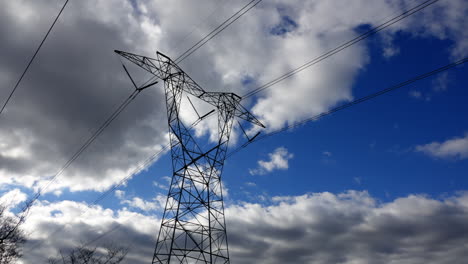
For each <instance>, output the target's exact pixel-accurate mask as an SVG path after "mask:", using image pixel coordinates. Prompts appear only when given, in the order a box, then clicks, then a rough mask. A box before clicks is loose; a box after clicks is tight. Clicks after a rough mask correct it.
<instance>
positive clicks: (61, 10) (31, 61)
mask: <svg viewBox="0 0 468 264" xmlns="http://www.w3.org/2000/svg"><path fill="white" fill-rule="evenodd" d="M68 1H69V0H66V1H65V3H64V4H63V6H62V8H61V9H60V12H59V13H58V15H57V17H55V20H54V22H53V23H52V25H51V26H50V28H49V30H48V31H47V33H46V34H45V36H44V38H43V39H42V41H41V43H40V44H39V46H38V47H37V49H36V51H35V52H34V54H33V56H32V57H31V59H30V60H29V63H28V64H27V65H26V68H25V69H24V71H23V73H22V74H21V76H20V78H19V79H18V81H17V82H16V84H15V86H14V88H13V90H11V92H10V94H9V95H8V98H7V99H6V101H5V103H4V104H3V106H2V109H1V110H0V115H1V114H2V113H3V110H4V109H5V107H6V106H7V104H8V102H9V101H10V99H11V97H12V96H13V94H14V93H15V91H16V89H17V88H18V86H19V85H20V83H21V81H22V80H23V78H24V76H25V75H26V72H27V71H28V70H29V67H30V66H31V64H32V63H33V61H34V59H35V58H36V56H37V54H38V53H39V50H40V49H41V48H42V45H43V44H44V42H45V41H46V39H47V37H48V36H49V34H50V32H51V31H52V28H54V26H55V23H57V21H58V19H59V17H60V15H61V14H62V12H63V10H64V9H65V7H66V6H67V4H68Z"/></svg>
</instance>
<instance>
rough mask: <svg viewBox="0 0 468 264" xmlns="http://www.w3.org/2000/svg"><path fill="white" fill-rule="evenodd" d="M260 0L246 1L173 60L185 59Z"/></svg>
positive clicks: (178, 61)
mask: <svg viewBox="0 0 468 264" xmlns="http://www.w3.org/2000/svg"><path fill="white" fill-rule="evenodd" d="M260 2H262V0H252V1H250V2H249V3H247V4H246V5H245V6H244V7H242V8H241V9H240V10H239V11H237V12H236V13H234V14H233V15H232V16H230V17H229V18H228V19H226V20H225V21H224V22H223V23H221V25H219V26H217V27H216V28H215V29H213V30H212V31H211V32H210V33H208V34H207V35H206V36H205V37H203V38H202V39H201V40H199V41H198V42H197V43H195V44H194V45H193V46H192V47H190V48H189V49H188V50H186V51H185V52H184V53H182V54H181V55H179V56H178V57H177V58H176V59H175V60H174V62H176V63H180V62H182V61H183V60H185V59H186V58H187V57H188V56H190V55H191V54H192V53H194V52H195V51H197V50H198V49H199V48H201V47H202V46H203V45H205V44H206V43H207V42H208V41H210V40H211V39H212V38H214V37H216V36H217V35H218V34H219V33H221V32H222V31H223V30H225V29H226V28H227V27H229V26H230V25H231V24H232V23H234V22H235V21H237V20H238V19H239V18H240V17H242V16H243V15H244V14H245V13H247V12H249V11H250V10H251V9H252V8H254V7H255V6H257V5H258V4H259V3H260Z"/></svg>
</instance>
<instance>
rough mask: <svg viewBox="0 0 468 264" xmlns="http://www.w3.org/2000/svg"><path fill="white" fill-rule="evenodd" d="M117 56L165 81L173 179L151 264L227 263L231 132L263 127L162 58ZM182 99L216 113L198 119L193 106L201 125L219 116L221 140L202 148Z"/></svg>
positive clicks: (234, 101) (232, 100) (231, 99)
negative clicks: (225, 174)
mask: <svg viewBox="0 0 468 264" xmlns="http://www.w3.org/2000/svg"><path fill="white" fill-rule="evenodd" d="M115 52H116V53H117V54H119V55H120V56H122V57H123V58H125V59H127V60H129V61H130V62H132V63H134V64H136V65H137V66H139V67H141V68H143V69H144V70H146V71H147V72H149V73H151V74H153V75H154V76H155V77H157V78H158V79H160V80H162V81H164V91H165V96H166V108H167V117H168V124H169V139H170V146H171V156H172V169H173V175H172V180H171V184H170V187H169V193H168V196H167V201H166V205H165V209H164V214H163V218H162V222H161V228H160V229H159V234H158V238H157V242H156V248H155V251H154V255H153V261H152V263H165V264H169V263H190V264H191V263H213V264H221V263H223V264H225V263H229V250H228V240H227V233H226V222H225V217H224V202H223V185H222V183H221V173H222V171H223V166H224V160H225V158H226V154H227V148H228V142H229V138H230V135H231V129H232V125H233V121H234V119H235V118H239V119H242V120H245V121H247V122H250V123H253V124H255V125H258V126H261V127H264V126H263V124H262V123H261V122H260V121H259V120H257V119H256V118H255V117H254V116H253V115H252V114H251V113H250V112H249V111H247V110H246V109H245V108H244V107H243V106H242V105H241V104H240V101H241V99H242V98H241V97H239V96H238V95H236V94H234V93H224V92H206V91H205V90H203V89H202V88H201V87H200V86H199V85H198V84H197V83H196V82H195V81H193V80H192V79H191V78H190V77H189V76H188V75H187V74H186V73H185V72H184V71H183V70H182V69H181V68H180V67H179V66H178V65H177V64H176V63H175V62H174V61H172V60H171V59H170V58H169V57H167V56H166V55H164V54H162V53H160V52H157V53H156V58H149V57H145V56H140V55H136V54H132V53H128V52H123V51H117V50H116V51H115ZM125 70H126V71H127V69H126V68H125ZM127 74H128V71H127ZM129 76H130V75H129ZM130 78H131V77H130ZM132 82H133V79H132ZM134 84H135V83H134ZM153 84H154V83H153ZM150 85H152V84H150ZM150 85H146V86H144V87H141V88H137V90H138V89H144V88H147V87H149V86H150ZM135 87H136V85H135ZM184 94H189V95H191V96H193V97H195V98H198V99H199V100H202V101H204V102H206V103H208V104H210V105H211V106H213V107H214V108H215V109H214V110H213V111H211V112H209V113H207V114H205V115H203V116H200V115H198V112H197V111H196V109H195V106H194V105H193V104H192V102H191V101H190V104H191V105H192V107H193V108H194V109H195V112H197V115H198V117H199V119H198V120H197V121H200V120H202V119H204V118H206V117H207V116H208V115H211V113H213V112H216V113H217V115H218V134H217V138H216V140H215V142H214V143H212V144H211V145H210V146H209V147H206V146H204V147H201V146H200V145H199V144H198V143H197V141H196V140H195V138H194V136H193V135H192V133H193V131H192V129H191V127H190V126H187V125H185V124H184V122H183V121H182V119H181V116H180V110H181V100H182V98H183V96H184ZM187 98H188V97H187ZM189 100H190V99H189Z"/></svg>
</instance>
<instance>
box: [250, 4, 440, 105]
mask: <svg viewBox="0 0 468 264" xmlns="http://www.w3.org/2000/svg"><path fill="white" fill-rule="evenodd" d="M438 1H439V0H427V1H424V2H423V3H421V4H419V5H417V6H415V7H413V8H411V9H409V10H407V11H405V12H403V13H402V14H400V15H398V16H396V17H394V18H392V19H390V20H388V21H386V22H384V23H382V24H380V25H379V26H377V27H374V28H372V29H370V30H369V31H367V32H365V33H363V34H361V35H359V36H357V37H355V38H354V39H352V40H349V41H347V42H345V43H343V44H341V45H340V46H338V47H336V48H334V49H332V50H330V51H328V52H326V53H324V54H323V55H320V56H318V57H316V58H314V59H313V60H311V61H309V62H307V63H305V64H303V65H301V66H299V67H298V68H296V69H294V70H292V71H289V72H287V73H285V74H283V75H281V76H280V77H278V78H275V79H273V80H271V81H269V82H267V83H265V84H263V85H262V86H259V87H257V88H255V89H254V90H252V91H250V92H248V93H246V94H245V95H244V96H242V98H248V97H251V96H253V95H255V94H257V93H259V92H261V91H263V90H265V89H267V88H269V87H271V86H273V85H275V84H277V83H279V82H281V81H283V80H285V79H287V78H289V77H291V76H293V75H295V74H297V73H299V72H301V71H303V70H305V69H307V68H309V67H310V66H312V65H315V64H317V63H319V62H321V61H323V60H325V59H327V58H328V57H331V56H333V55H335V54H336V53H338V52H340V51H342V50H344V49H346V48H348V47H350V46H352V45H354V44H356V43H358V42H360V41H362V40H364V39H366V38H368V37H370V36H372V35H374V34H376V33H378V32H380V31H382V30H384V29H385V28H387V27H389V26H391V25H393V24H395V23H397V22H399V21H401V20H403V19H405V18H407V17H409V16H411V15H413V14H415V13H417V12H419V11H421V10H423V9H424V8H426V7H428V6H430V5H432V4H435V3H436V2H438Z"/></svg>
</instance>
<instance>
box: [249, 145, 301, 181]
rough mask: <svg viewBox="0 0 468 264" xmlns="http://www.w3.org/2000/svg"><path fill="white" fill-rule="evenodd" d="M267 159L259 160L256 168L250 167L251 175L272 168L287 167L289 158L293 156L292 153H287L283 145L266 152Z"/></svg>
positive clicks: (266, 171) (272, 169)
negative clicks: (268, 152) (268, 158)
mask: <svg viewBox="0 0 468 264" xmlns="http://www.w3.org/2000/svg"><path fill="white" fill-rule="evenodd" d="M268 156H269V157H270V160H269V161H265V160H259V161H258V162H257V163H258V168H256V169H250V170H249V173H250V174H251V175H263V174H267V173H269V172H272V171H274V170H286V169H288V168H289V160H290V159H292V158H293V157H294V154H292V153H289V152H288V150H287V149H286V148H284V147H279V148H277V149H275V150H274V151H273V152H272V153H270V154H268Z"/></svg>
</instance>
